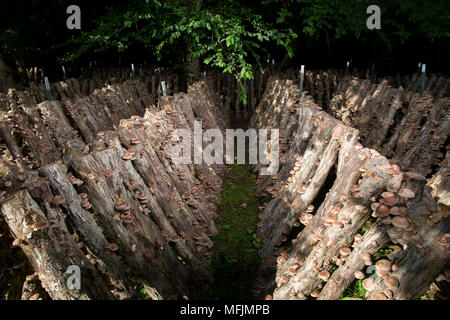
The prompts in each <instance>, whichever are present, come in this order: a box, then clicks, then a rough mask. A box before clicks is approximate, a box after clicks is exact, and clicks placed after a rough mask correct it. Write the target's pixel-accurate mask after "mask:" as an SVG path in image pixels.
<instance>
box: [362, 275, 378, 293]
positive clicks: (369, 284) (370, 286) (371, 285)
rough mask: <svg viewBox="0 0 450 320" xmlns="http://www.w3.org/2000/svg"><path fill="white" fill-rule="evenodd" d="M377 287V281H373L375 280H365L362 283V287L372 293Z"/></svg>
mask: <svg viewBox="0 0 450 320" xmlns="http://www.w3.org/2000/svg"><path fill="white" fill-rule="evenodd" d="M375 285H376V283H375V279H373V278H367V279H364V280H363V282H362V286H363V287H364V289H366V290H367V291H372V290H373V289H375Z"/></svg>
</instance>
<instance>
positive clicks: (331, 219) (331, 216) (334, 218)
mask: <svg viewBox="0 0 450 320" xmlns="http://www.w3.org/2000/svg"><path fill="white" fill-rule="evenodd" d="M326 220H327V221H328V222H337V221H338V216H337V215H336V214H334V213H329V214H328V215H327V218H326Z"/></svg>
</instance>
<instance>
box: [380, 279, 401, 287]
mask: <svg viewBox="0 0 450 320" xmlns="http://www.w3.org/2000/svg"><path fill="white" fill-rule="evenodd" d="M383 282H384V284H385V285H386V286H387V287H388V288H390V289H395V288H398V286H399V283H398V280H397V278H395V277H391V276H389V277H384V279H383Z"/></svg>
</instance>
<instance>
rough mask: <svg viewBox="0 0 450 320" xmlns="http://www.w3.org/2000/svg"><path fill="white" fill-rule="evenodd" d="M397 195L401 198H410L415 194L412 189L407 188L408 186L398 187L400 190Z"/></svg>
mask: <svg viewBox="0 0 450 320" xmlns="http://www.w3.org/2000/svg"><path fill="white" fill-rule="evenodd" d="M398 195H399V196H400V197H402V198H407V199H412V198H414V197H415V196H416V194H415V193H414V191H412V190H411V189H408V188H403V189H400V191H399V192H398Z"/></svg>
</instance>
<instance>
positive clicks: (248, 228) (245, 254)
mask: <svg viewBox="0 0 450 320" xmlns="http://www.w3.org/2000/svg"><path fill="white" fill-rule="evenodd" d="M255 184H256V174H255V173H253V172H252V171H251V166H250V165H230V166H229V178H228V179H227V180H226V181H225V182H224V185H223V192H222V201H220V202H219V203H218V217H217V221H216V224H217V229H218V233H217V235H215V236H214V237H212V238H213V241H214V248H213V250H214V254H213V256H212V258H211V261H210V262H209V263H207V264H206V266H207V267H208V268H209V269H210V270H211V271H212V273H213V275H214V278H215V281H214V283H213V285H212V286H211V289H210V292H209V298H211V299H225V300H227V299H228V300H229V299H243V300H248V299H252V298H253V293H252V289H253V281H254V279H255V277H256V271H257V269H258V267H259V264H260V259H259V256H258V248H259V242H260V240H259V238H258V237H257V235H256V232H257V227H256V224H257V219H258V210H259V208H258V207H259V206H260V203H259V201H258V199H257V198H256V196H255Z"/></svg>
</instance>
